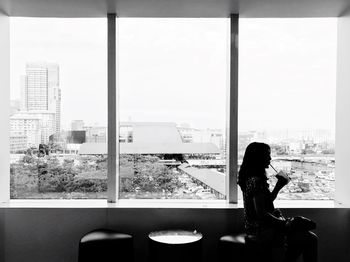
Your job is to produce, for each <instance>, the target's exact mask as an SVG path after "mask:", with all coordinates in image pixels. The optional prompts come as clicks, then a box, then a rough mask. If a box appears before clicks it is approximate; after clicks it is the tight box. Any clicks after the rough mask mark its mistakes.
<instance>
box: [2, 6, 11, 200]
mask: <svg viewBox="0 0 350 262" xmlns="http://www.w3.org/2000/svg"><path fill="white" fill-rule="evenodd" d="M9 115H10V24H9V17H8V16H6V15H4V14H2V13H1V11H0V123H1V124H0V185H1V190H0V202H5V201H7V200H8V199H9V195H10V194H9V190H10V182H9V180H10V178H9V175H8V174H9V170H10V154H9V152H10V151H9V150H10V148H9V124H10V120H9Z"/></svg>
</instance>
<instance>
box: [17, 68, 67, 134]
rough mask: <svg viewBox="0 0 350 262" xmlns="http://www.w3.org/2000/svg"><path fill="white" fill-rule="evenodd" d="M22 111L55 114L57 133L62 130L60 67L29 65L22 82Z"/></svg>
mask: <svg viewBox="0 0 350 262" xmlns="http://www.w3.org/2000/svg"><path fill="white" fill-rule="evenodd" d="M21 85H22V86H21V96H22V110H24V111H28V112H30V111H37V110H40V111H42V110H44V111H50V112H53V113H55V121H54V122H55V132H56V133H58V132H59V131H60V129H61V89H60V88H59V66H58V65H57V64H54V63H43V62H41V63H39V62H37V63H27V64H26V74H25V75H24V76H22V81H21Z"/></svg>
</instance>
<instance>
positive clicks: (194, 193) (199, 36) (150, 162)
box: [117, 18, 229, 199]
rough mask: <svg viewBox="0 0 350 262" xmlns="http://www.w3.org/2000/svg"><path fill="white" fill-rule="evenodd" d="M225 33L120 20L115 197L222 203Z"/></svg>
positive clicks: (182, 22) (192, 25)
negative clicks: (205, 200) (116, 184)
mask: <svg viewBox="0 0 350 262" xmlns="http://www.w3.org/2000/svg"><path fill="white" fill-rule="evenodd" d="M228 29H229V19H197V18H186V19H179V18H167V19H160V18H152V19H151V18H144V19H141V18H138V19H135V18H119V19H118V34H117V39H118V44H119V46H118V54H119V56H118V58H117V59H118V69H119V70H118V79H119V83H118V86H119V92H120V96H119V110H120V111H119V117H120V119H119V120H120V124H119V132H120V134H119V142H120V158H119V160H120V161H119V162H120V169H119V170H120V192H119V197H120V198H156V199H159V198H162V199H164V198H167V199H225V195H226V193H225V176H226V172H225V169H226V161H225V153H226V151H225V148H226V147H225V143H226V142H225V141H226V138H225V129H226V89H227V63H228V62H229V60H228V52H227V50H228Z"/></svg>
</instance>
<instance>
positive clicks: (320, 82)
mask: <svg viewBox="0 0 350 262" xmlns="http://www.w3.org/2000/svg"><path fill="white" fill-rule="evenodd" d="M336 23H337V22H336V19H334V18H328V19H324V18H323V19H316V18H312V19H240V49H239V50H240V53H239V54H240V55H239V66H240V74H239V123H238V126H239V135H238V139H239V142H238V149H239V153H238V158H239V164H240V163H241V161H242V157H243V154H244V150H245V148H246V146H247V145H248V144H249V143H250V142H252V141H260V142H266V143H268V144H269V145H270V146H271V151H272V165H273V166H274V167H275V168H276V169H277V170H284V171H286V172H287V173H289V175H290V177H291V178H292V180H291V183H289V184H288V186H287V187H286V188H284V189H283V191H282V193H281V194H280V197H279V198H280V199H313V200H314V199H317V200H321V199H333V198H334V190H335V181H334V180H335V176H334V171H335V157H334V153H335V152H334V150H335V148H334V146H335V141H334V140H335V85H336V83H335V68H336V64H335V63H336ZM268 174H269V176H271V180H270V181H271V182H273V180H274V174H275V172H274V170H272V169H269V170H268ZM271 184H273V183H271Z"/></svg>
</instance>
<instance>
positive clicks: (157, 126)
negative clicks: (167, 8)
mask: <svg viewBox="0 0 350 262" xmlns="http://www.w3.org/2000/svg"><path fill="white" fill-rule="evenodd" d="M111 17H112V16H109V19H110V20H109V23H108V30H109V34H108V36H109V37H112V39H107V19H44V18H40V19H39V18H35V19H34V18H31V19H29V18H12V19H11V117H10V125H11V130H10V146H11V149H10V150H11V151H10V154H11V170H10V174H11V198H13V199H23V198H55V199H57V198H64V199H67V198H68V199H71V198H106V197H107V188H108V192H109V193H108V199H109V200H111V201H114V200H116V199H191V200H202V201H203V200H219V199H226V200H227V199H228V198H229V199H230V201H232V200H234V201H235V200H236V199H237V198H236V195H235V196H234V197H232V196H233V193H232V192H235V189H236V186H237V185H236V179H235V178H236V177H235V175H236V173H235V172H236V161H234V160H235V157H236V154H235V153H234V152H235V150H233V147H234V149H236V146H238V148H237V149H238V156H237V157H238V168H239V166H240V163H241V161H242V157H243V154H244V150H245V148H246V146H247V145H248V144H249V143H250V142H253V141H260V142H266V143H268V144H269V145H270V146H271V149H272V158H273V161H272V165H273V166H274V167H275V168H276V169H278V170H280V169H282V170H284V171H286V172H288V173H289V174H290V176H291V178H292V181H291V183H290V184H289V185H288V186H287V187H286V188H285V189H284V191H283V192H282V193H281V195H280V199H318V200H320V199H333V198H334V182H335V181H334V167H335V158H334V150H335V149H334V142H335V141H334V138H335V135H334V126H335V119H334V118H335V68H336V67H335V54H336V42H335V41H336V20H335V19H239V23H240V26H239V34H240V37H239V61H238V57H235V56H236V50H237V49H236V48H237V45H236V44H237V41H236V40H237V38H236V36H234V35H231V36H230V29H231V30H236V27H235V25H236V22H237V20H238V18H234V17H233V18H231V19H232V20H231V22H232V21H234V23H232V24H231V28H230V19H229V18H220V19H219V18H207V19H204V18H200V19H199V18H118V19H116V20H117V23H116V24H114V20H113V19H112V18H111ZM110 25H113V26H112V27H109V26H110ZM114 25H116V26H115V27H114ZM232 25H233V26H232ZM114 29H116V32H114ZM231 34H232V32H231ZM325 35H327V37H325ZM114 40H116V49H115V50H114V45H113V43H114ZM232 40H234V41H232ZM230 41H232V43H230ZM107 42H108V43H109V49H108V50H107ZM230 48H231V53H230V51H229V50H230ZM232 50H233V52H232ZM107 51H108V52H107ZM107 53H108V54H109V55H110V56H111V55H113V59H111V57H109V60H108V61H107ZM114 54H116V56H115V57H114ZM230 58H231V59H232V60H231V61H230ZM114 59H115V61H116V64H115V65H114ZM237 61H238V62H239V75H236V69H237V67H236V62H237ZM230 65H231V70H230ZM107 66H108V67H109V68H108V69H109V70H107ZM114 67H115V68H114ZM114 69H116V70H114ZM230 72H231V74H232V75H229V74H230ZM107 75H108V79H109V81H108V83H107ZM237 77H238V79H239V82H238V86H239V88H238V86H237V84H236V80H237ZM114 79H116V86H115V85H114ZM107 84H108V88H107ZM237 88H238V94H239V96H238V97H237V96H236V94H237V92H236V91H237ZM107 91H108V95H107ZM114 94H115V95H116V96H115V97H116V99H115V100H114ZM107 100H108V109H107ZM228 101H238V105H237V104H236V102H233V103H234V104H229V102H228ZM231 103H232V102H231ZM237 107H238V121H236V118H235V117H236V115H235V114H236V113H237V112H236V110H237ZM114 109H116V110H114ZM227 109H230V111H228V110H227ZM114 111H116V113H115V112H114ZM107 116H108V126H109V129H108V128H107ZM237 125H238V134H235V132H236V130H237V129H236V127H237ZM114 128H116V135H115V133H114ZM108 130H109V132H110V133H109V134H110V137H111V139H108V141H107V134H108V132H107V131H108ZM228 132H230V133H228ZM229 138H231V139H229ZM236 138H237V141H238V145H235V144H234V143H236ZM114 143H115V144H114ZM114 148H116V150H115V151H114ZM108 150H109V151H108ZM108 152H109V153H110V155H108ZM229 154H231V155H229ZM232 154H233V155H232ZM114 156H115V157H114ZM108 157H109V158H108ZM107 158H108V161H107ZM227 160H229V161H227ZM232 162H234V164H232ZM114 164H117V165H114ZM107 170H108V171H107ZM228 170H231V172H229V171H228ZM229 173H230V174H229ZM268 175H269V177H271V180H270V181H271V182H272V183H271V184H273V180H274V176H273V175H274V171H273V170H268ZM229 176H230V179H228V178H229ZM107 177H108V179H107ZM111 178H112V179H111ZM228 181H231V182H230V183H231V184H230V185H228ZM108 183H109V184H108ZM116 185H118V186H117V187H116ZM114 189H116V190H114ZM228 190H229V192H228ZM238 192H239V195H240V191H239V190H238Z"/></svg>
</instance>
